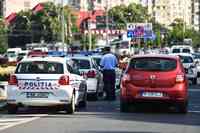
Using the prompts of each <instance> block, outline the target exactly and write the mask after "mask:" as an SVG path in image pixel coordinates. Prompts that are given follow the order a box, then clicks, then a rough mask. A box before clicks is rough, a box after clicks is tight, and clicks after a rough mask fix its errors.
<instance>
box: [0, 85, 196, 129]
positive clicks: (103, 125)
mask: <svg viewBox="0 0 200 133" xmlns="http://www.w3.org/2000/svg"><path fill="white" fill-rule="evenodd" d="M189 94H190V99H189V113H188V114H186V115H184V114H178V113H173V112H169V111H166V110H165V109H164V110H160V109H159V107H158V108H157V107H155V108H154V109H153V110H147V111H146V110H145V109H142V110H141V112H136V113H120V111H119V100H117V101H114V102H109V101H98V102H92V101H91V102H89V103H88V107H87V109H82V110H79V111H78V112H76V113H75V114H74V115H66V114H65V113H63V112H58V113H56V114H49V113H48V112H47V111H44V110H43V111H40V112H37V110H28V111H27V112H26V113H25V112H24V111H21V112H19V113H18V114H17V115H8V114H6V113H5V112H4V113H3V112H2V113H1V114H0V133H200V86H192V87H190V91H189Z"/></svg>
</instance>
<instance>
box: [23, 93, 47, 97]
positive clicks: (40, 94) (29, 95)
mask: <svg viewBox="0 0 200 133" xmlns="http://www.w3.org/2000/svg"><path fill="white" fill-rule="evenodd" d="M48 96H49V93H48V92H27V93H26V97H27V98H48Z"/></svg>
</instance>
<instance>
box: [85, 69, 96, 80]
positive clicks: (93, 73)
mask: <svg viewBox="0 0 200 133" xmlns="http://www.w3.org/2000/svg"><path fill="white" fill-rule="evenodd" d="M87 77H88V78H95V77H96V72H95V71H94V70H92V71H88V73H87Z"/></svg>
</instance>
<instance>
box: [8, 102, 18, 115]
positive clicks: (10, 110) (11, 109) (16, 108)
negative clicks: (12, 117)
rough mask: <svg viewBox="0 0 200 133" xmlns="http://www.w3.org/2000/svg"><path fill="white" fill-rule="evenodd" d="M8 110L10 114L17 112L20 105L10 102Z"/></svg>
mask: <svg viewBox="0 0 200 133" xmlns="http://www.w3.org/2000/svg"><path fill="white" fill-rule="evenodd" d="M7 110H8V114H16V113H17V110H18V107H17V106H15V105H10V104H8V105H7Z"/></svg>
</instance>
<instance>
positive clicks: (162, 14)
mask: <svg viewBox="0 0 200 133" xmlns="http://www.w3.org/2000/svg"><path fill="white" fill-rule="evenodd" d="M147 6H148V9H149V13H150V14H151V16H152V17H153V19H154V20H155V21H156V22H159V23H161V24H163V25H164V26H166V27H168V26H170V25H171V24H172V23H173V22H174V20H175V19H177V18H178V19H182V20H183V21H184V22H185V23H186V25H187V26H191V25H192V19H191V16H192V12H191V9H192V2H191V0H149V3H148V5H147Z"/></svg>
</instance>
